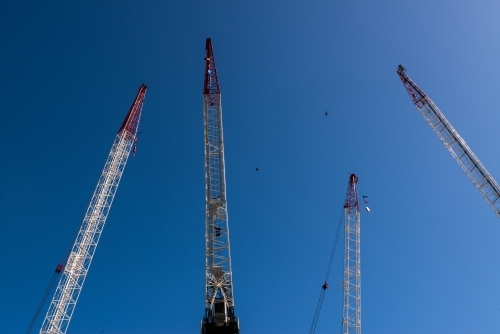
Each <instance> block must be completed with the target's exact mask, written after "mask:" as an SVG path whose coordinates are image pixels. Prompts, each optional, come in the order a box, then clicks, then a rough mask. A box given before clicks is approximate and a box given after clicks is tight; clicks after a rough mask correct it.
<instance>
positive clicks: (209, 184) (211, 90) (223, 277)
mask: <svg viewBox="0 0 500 334" xmlns="http://www.w3.org/2000/svg"><path fill="white" fill-rule="evenodd" d="M203 107H204V128H205V131H204V132H205V195H206V197H205V206H206V207H205V261H206V262H205V276H206V279H205V282H206V289H205V293H206V294H205V317H204V319H203V321H202V323H201V332H202V333H238V319H236V317H235V316H234V296H233V283H232V270H231V256H230V247H229V226H228V217H227V199H226V177H225V170H224V142H223V135H222V107H221V95H220V87H219V81H218V77H217V69H216V66H215V58H214V53H213V49H212V43H211V40H210V38H207V41H206V55H205V81H204V89H203Z"/></svg>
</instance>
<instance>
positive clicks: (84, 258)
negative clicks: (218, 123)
mask: <svg viewBox="0 0 500 334" xmlns="http://www.w3.org/2000/svg"><path fill="white" fill-rule="evenodd" d="M146 88H147V87H146V86H145V85H141V87H140V88H139V92H138V93H137V96H136V98H135V99H134V102H133V103H132V106H131V107H130V110H129V112H128V113H127V116H126V117H125V120H124V121H123V123H122V125H121V126H120V129H119V130H118V134H117V135H116V138H115V140H114V142H113V146H112V147H111V152H110V153H109V156H108V158H107V160H106V163H105V165H104V169H103V171H102V174H101V176H100V178H99V181H98V182H97V187H96V188H95V191H94V194H93V195H92V199H91V200H90V205H89V207H88V209H87V212H86V214H85V217H84V219H83V223H82V224H81V226H80V228H79V230H78V233H77V235H76V240H75V242H74V244H73V246H72V247H71V251H70V252H69V253H68V254H67V255H66V256H65V257H64V261H62V262H61V263H60V264H59V265H58V266H57V268H56V272H55V274H62V276H61V279H60V280H59V283H58V285H57V288H56V290H55V293H54V296H53V298H52V302H51V303H50V306H49V308H48V311H47V314H46V316H45V319H44V321H43V324H42V328H41V330H40V333H41V334H64V333H66V331H67V330H68V326H69V323H70V321H71V317H72V315H73V312H74V311H75V306H76V303H77V301H78V297H79V296H80V293H81V291H82V287H83V283H84V281H85V278H86V276H87V273H88V271H89V268H90V263H91V262H92V258H93V257H94V253H95V250H96V247H97V244H98V242H99V238H100V236H101V233H102V230H103V228H104V224H105V222H106V218H107V217H108V214H109V210H110V209H111V204H112V203H113V199H114V197H115V194H116V190H117V189H118V184H119V183H120V179H121V177H122V174H123V171H124V169H125V165H126V163H127V159H128V157H129V155H130V151H131V150H132V149H133V151H134V152H135V151H136V142H137V129H138V126H139V120H140V117H141V112H142V106H143V102H144V97H145V95H146ZM53 281H54V279H53V280H52V281H51V284H52V282H53ZM50 288H51V286H49V288H48V289H47V290H46V291H47V292H48V291H50ZM47 292H46V294H45V296H44V298H45V297H46V295H47ZM43 302H44V300H42V303H41V305H43ZM40 309H41V306H40V307H39V308H38V310H37V313H38V312H39V311H40ZM37 315H38V314H36V315H35V318H34V320H33V321H32V324H31V325H30V329H28V332H29V331H30V330H31V327H33V324H34V322H35V320H36V316H37Z"/></svg>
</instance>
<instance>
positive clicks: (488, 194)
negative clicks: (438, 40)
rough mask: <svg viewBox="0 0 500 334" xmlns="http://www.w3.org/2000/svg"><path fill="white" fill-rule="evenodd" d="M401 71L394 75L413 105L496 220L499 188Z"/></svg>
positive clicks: (417, 88)
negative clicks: (479, 194) (397, 77)
mask: <svg viewBox="0 0 500 334" xmlns="http://www.w3.org/2000/svg"><path fill="white" fill-rule="evenodd" d="M404 72H405V69H404V67H402V66H401V65H400V66H399V67H398V71H397V73H398V75H399V77H400V78H401V81H402V82H403V85H404V87H405V88H406V91H407V92H408V94H409V95H410V98H411V99H412V102H413V104H414V105H415V106H416V107H417V109H418V110H419V111H420V113H421V114H422V116H424V118H425V120H426V121H427V123H428V124H429V125H430V127H431V128H432V129H433V130H434V132H435V133H436V135H437V136H438V137H439V139H440V140H441V142H442V143H443V144H444V146H445V147H446V148H447V149H448V151H449V152H450V153H451V155H452V156H453V158H455V160H456V161H457V163H458V164H459V165H460V167H461V168H462V169H463V170H464V172H465V173H466V174H467V176H468V177H469V179H470V180H471V181H472V183H473V184H474V186H475V187H476V188H477V190H478V191H479V192H480V193H481V195H482V196H483V197H484V199H485V200H486V202H487V203H488V204H489V206H490V207H491V208H492V209H493V211H494V212H495V214H496V215H497V216H498V217H499V218H500V186H499V185H498V183H497V182H496V181H495V179H493V177H492V176H491V175H490V173H488V171H487V170H486V168H485V167H484V166H483V165H482V164H481V162H480V161H479V159H478V158H477V157H476V156H475V155H474V153H473V152H472V150H471V149H470V148H469V146H467V144H466V143H465V141H464V140H463V139H462V137H460V135H459V134H458V132H457V131H456V130H455V128H453V126H452V125H451V124H450V122H449V121H448V120H447V119H446V117H445V116H444V114H443V113H442V112H441V111H440V110H439V108H438V107H437V106H436V105H435V104H434V102H433V101H432V100H431V99H430V98H429V97H428V96H427V95H425V93H424V92H423V91H422V90H421V89H420V88H419V87H418V86H417V85H416V84H415V83H414V82H413V81H412V80H411V79H410V78H409V77H408V76H407V75H406V74H405V73H404Z"/></svg>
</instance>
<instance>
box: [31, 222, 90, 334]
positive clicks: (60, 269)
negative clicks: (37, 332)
mask: <svg viewBox="0 0 500 334" xmlns="http://www.w3.org/2000/svg"><path fill="white" fill-rule="evenodd" d="M79 231H80V226H78V228H77V229H76V231H75V233H74V236H73V239H72V240H70V241H69V242H68V244H67V245H66V250H65V253H64V256H63V258H62V260H61V261H59V264H58V265H57V267H56V270H55V271H54V274H52V278H51V279H50V282H49V284H48V285H47V288H46V289H45V293H44V294H43V297H42V300H40V304H38V308H37V309H36V312H35V315H34V316H33V319H31V323H30V326H29V327H28V330H27V331H26V334H30V333H31V330H32V329H33V326H34V325H35V323H36V321H37V319H38V316H39V315H40V312H41V311H42V308H43V306H44V305H45V302H46V301H47V297H48V296H49V294H50V292H51V291H52V288H53V287H54V283H55V282H56V281H57V280H56V278H57V276H59V274H60V273H61V272H63V271H64V269H65V267H66V264H67V262H68V259H69V256H70V253H71V250H72V248H73V247H72V246H73V240H74V239H75V238H76V237H77V236H78V232H79Z"/></svg>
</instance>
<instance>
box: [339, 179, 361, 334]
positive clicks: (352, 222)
mask: <svg viewBox="0 0 500 334" xmlns="http://www.w3.org/2000/svg"><path fill="white" fill-rule="evenodd" d="M357 181H358V178H357V177H356V175H354V174H351V177H350V180H349V186H348V190H347V195H346V202H345V205H344V228H345V233H344V238H345V239H344V283H343V290H344V293H343V310H342V333H343V334H354V333H355V334H361V258H360V255H361V254H360V232H361V229H360V212H359V204H358V194H357V189H356V184H357Z"/></svg>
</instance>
